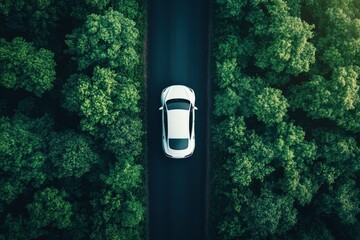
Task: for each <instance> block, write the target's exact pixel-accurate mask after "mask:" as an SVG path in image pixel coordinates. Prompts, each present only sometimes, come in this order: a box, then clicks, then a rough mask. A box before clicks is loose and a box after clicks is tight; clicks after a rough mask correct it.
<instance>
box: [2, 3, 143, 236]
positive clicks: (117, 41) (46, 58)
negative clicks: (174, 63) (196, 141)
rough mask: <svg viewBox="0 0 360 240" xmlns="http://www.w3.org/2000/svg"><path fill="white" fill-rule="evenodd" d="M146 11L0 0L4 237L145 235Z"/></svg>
mask: <svg viewBox="0 0 360 240" xmlns="http://www.w3.org/2000/svg"><path fill="white" fill-rule="evenodd" d="M145 13H146V12H145V1H142V0H73V1H70V0H59V1H53V0H35V1H26V0H17V1H13V0H2V1H0V239H144V238H145V236H146V214H147V209H146V201H147V200H146V199H147V196H146V186H145V160H144V159H145V150H144V149H145V129H144V122H143V119H144V116H143V111H142V110H143V109H144V100H143V99H144V98H143V95H144V81H143V79H144V78H143V72H144V59H143V49H144V39H145V16H146V14H145Z"/></svg>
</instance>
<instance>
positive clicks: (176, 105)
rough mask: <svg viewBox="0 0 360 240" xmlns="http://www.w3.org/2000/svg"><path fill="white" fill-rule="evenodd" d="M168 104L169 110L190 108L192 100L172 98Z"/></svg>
mask: <svg viewBox="0 0 360 240" xmlns="http://www.w3.org/2000/svg"><path fill="white" fill-rule="evenodd" d="M166 105H167V109H168V110H173V109H184V110H189V108H190V102H189V101H188V100H186V99H180V98H177V99H171V100H169V101H167V102H166Z"/></svg>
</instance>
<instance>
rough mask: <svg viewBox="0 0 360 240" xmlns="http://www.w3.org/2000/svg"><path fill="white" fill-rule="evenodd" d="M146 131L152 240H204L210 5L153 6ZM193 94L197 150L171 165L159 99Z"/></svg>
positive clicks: (171, 0)
mask: <svg viewBox="0 0 360 240" xmlns="http://www.w3.org/2000/svg"><path fill="white" fill-rule="evenodd" d="M147 50H148V52H147V63H148V70H147V128H148V129H147V131H148V185H149V227H150V228H149V238H150V240H163V239H164V240H174V239H179V240H180V239H181V240H193V239H194V240H201V239H205V236H206V235H205V221H206V216H205V215H206V198H205V194H206V175H207V174H206V168H207V161H206V123H207V122H206V121H207V117H206V116H207V114H208V113H207V108H206V106H207V52H208V51H207V50H208V1H207V0H148V44H147ZM173 84H182V85H186V86H189V87H191V88H193V89H194V91H195V94H196V106H197V107H198V108H199V110H198V111H197V112H196V118H195V121H196V122H195V130H196V133H195V138H196V147H195V152H194V154H193V156H192V157H190V158H187V159H169V158H166V157H165V156H164V154H163V151H162V148H161V112H160V111H159V110H158V108H159V107H160V93H161V91H162V90H163V89H164V88H165V87H168V86H169V85H173Z"/></svg>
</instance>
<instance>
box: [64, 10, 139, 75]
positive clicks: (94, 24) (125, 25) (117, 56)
mask: <svg viewBox="0 0 360 240" xmlns="http://www.w3.org/2000/svg"><path fill="white" fill-rule="evenodd" d="M138 36H139V32H138V30H137V28H136V26H135V22H134V21H133V20H130V19H128V18H126V17H125V16H124V15H123V14H121V13H119V12H117V11H115V10H113V9H109V10H108V11H106V12H105V14H104V15H97V14H90V15H89V16H88V17H87V19H86V22H85V24H84V25H83V26H82V27H80V28H78V29H76V30H74V32H73V33H72V34H70V35H68V36H67V40H66V44H67V45H68V47H69V49H68V52H69V53H70V54H71V55H72V58H73V60H75V61H76V62H77V63H78V68H79V70H84V69H86V68H88V67H90V66H94V65H95V64H96V65H99V66H101V67H106V68H110V69H117V70H118V71H122V72H125V73H127V72H128V70H131V69H133V68H134V67H135V66H136V65H137V64H138V63H139V56H138V54H137V53H136V50H135V46H136V44H137V38H138Z"/></svg>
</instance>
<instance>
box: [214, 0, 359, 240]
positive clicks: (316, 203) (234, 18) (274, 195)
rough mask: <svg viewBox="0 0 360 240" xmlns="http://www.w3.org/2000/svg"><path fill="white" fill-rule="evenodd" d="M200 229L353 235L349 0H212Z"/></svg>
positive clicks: (283, 235)
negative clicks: (205, 202) (203, 224)
mask: <svg viewBox="0 0 360 240" xmlns="http://www.w3.org/2000/svg"><path fill="white" fill-rule="evenodd" d="M211 15H212V29H213V30H212V38H213V41H212V49H211V52H212V58H211V61H212V65H211V69H212V85H213V86H212V89H213V93H214V95H213V96H212V99H213V107H212V118H211V122H212V147H211V149H212V150H211V151H212V152H211V155H212V163H211V177H212V178H211V197H210V199H211V201H212V202H211V206H210V214H211V219H210V224H211V225H210V227H209V229H210V231H211V233H210V236H211V237H212V239H319V240H320V239H324V240H325V239H326V240H329V239H360V237H359V236H360V222H359V220H360V214H359V212H360V174H359V173H360V172H359V171H360V149H359V132H360V98H359V83H358V80H359V74H360V66H359V64H360V1H358V0H347V1H337V0H253V1H250V0H249V1H248V0H214V1H212V7H211Z"/></svg>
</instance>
